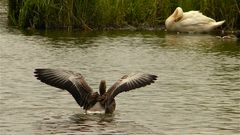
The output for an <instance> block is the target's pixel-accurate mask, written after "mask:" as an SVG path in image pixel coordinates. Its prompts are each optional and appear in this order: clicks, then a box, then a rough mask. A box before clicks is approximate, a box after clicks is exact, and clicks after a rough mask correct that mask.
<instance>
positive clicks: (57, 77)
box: [34, 69, 157, 114]
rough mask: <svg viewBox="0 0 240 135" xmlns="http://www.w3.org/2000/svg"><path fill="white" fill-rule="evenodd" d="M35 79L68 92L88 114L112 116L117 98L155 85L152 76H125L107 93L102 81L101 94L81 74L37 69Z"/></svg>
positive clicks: (154, 78)
mask: <svg viewBox="0 0 240 135" xmlns="http://www.w3.org/2000/svg"><path fill="white" fill-rule="evenodd" d="M34 73H35V77H37V79H38V80H40V81H41V82H43V83H46V84H48V85H51V86H54V87H57V88H60V89H63V90H67V91H68V92H69V93H70V94H71V95H72V96H73V98H74V99H75V100H76V102H77V103H78V104H79V106H80V107H83V109H84V110H85V112H86V113H106V114H112V113H113V112H114V111H115V108H116V102H115V99H114V98H115V97H116V96H117V95H118V94H119V93H121V92H126V91H129V90H133V89H136V88H140V87H144V86H146V85H150V84H151V83H154V81H155V80H156V79H157V76H156V75H152V74H144V73H137V74H130V75H124V76H123V77H122V78H120V79H119V80H118V81H116V82H115V83H114V84H113V85H112V86H111V87H110V88H109V89H108V90H107V91H106V81H105V80H101V82H100V85H99V93H98V92H93V90H92V88H91V87H90V86H89V85H88V84H87V82H86V81H85V80H84V78H83V76H82V75H81V74H80V73H77V72H73V71H69V70H62V69H35V72H34Z"/></svg>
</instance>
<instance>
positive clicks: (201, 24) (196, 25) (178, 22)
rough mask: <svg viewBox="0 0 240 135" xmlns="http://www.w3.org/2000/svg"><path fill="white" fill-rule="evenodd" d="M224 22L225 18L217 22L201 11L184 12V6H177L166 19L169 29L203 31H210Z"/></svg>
mask: <svg viewBox="0 0 240 135" xmlns="http://www.w3.org/2000/svg"><path fill="white" fill-rule="evenodd" d="M224 22H225V20H223V21H219V22H216V21H215V20H214V19H212V18H209V17H207V16H205V15H203V14H202V13H200V12H199V11H189V12H183V10H182V8H180V7H177V8H176V9H175V11H174V12H173V14H172V15H170V16H169V17H168V18H167V20H166V21H165V26H166V28H167V30H168V31H175V32H190V33H194V32H197V33H201V32H209V31H211V30H213V29H214V28H216V27H219V26H221V25H222V24H223V23H224Z"/></svg>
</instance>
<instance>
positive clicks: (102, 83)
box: [99, 80, 106, 96]
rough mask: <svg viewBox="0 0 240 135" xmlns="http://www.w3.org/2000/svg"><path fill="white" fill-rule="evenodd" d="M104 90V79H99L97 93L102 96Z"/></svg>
mask: <svg viewBox="0 0 240 135" xmlns="http://www.w3.org/2000/svg"><path fill="white" fill-rule="evenodd" d="M105 92H106V81H105V80H101V82H100V85H99V93H100V95H101V96H102V95H103V94H104V93H105Z"/></svg>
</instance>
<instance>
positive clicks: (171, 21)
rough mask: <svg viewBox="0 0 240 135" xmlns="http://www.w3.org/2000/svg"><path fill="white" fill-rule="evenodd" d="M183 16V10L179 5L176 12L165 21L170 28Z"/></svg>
mask: <svg viewBox="0 0 240 135" xmlns="http://www.w3.org/2000/svg"><path fill="white" fill-rule="evenodd" d="M182 17H183V10H182V8H180V7H177V8H176V9H175V10H174V12H173V13H172V14H171V15H170V16H169V17H168V18H167V20H166V21H165V26H166V28H167V29H168V30H169V29H170V30H171V28H172V27H173V25H174V24H175V23H176V22H178V21H179V20H181V19H182Z"/></svg>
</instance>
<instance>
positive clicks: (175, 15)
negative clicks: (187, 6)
mask: <svg viewBox="0 0 240 135" xmlns="http://www.w3.org/2000/svg"><path fill="white" fill-rule="evenodd" d="M172 16H173V18H174V21H175V22H177V21H179V20H180V19H181V18H182V16H183V10H182V8H180V7H177V8H176V9H175V11H174V12H173V14H172Z"/></svg>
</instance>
